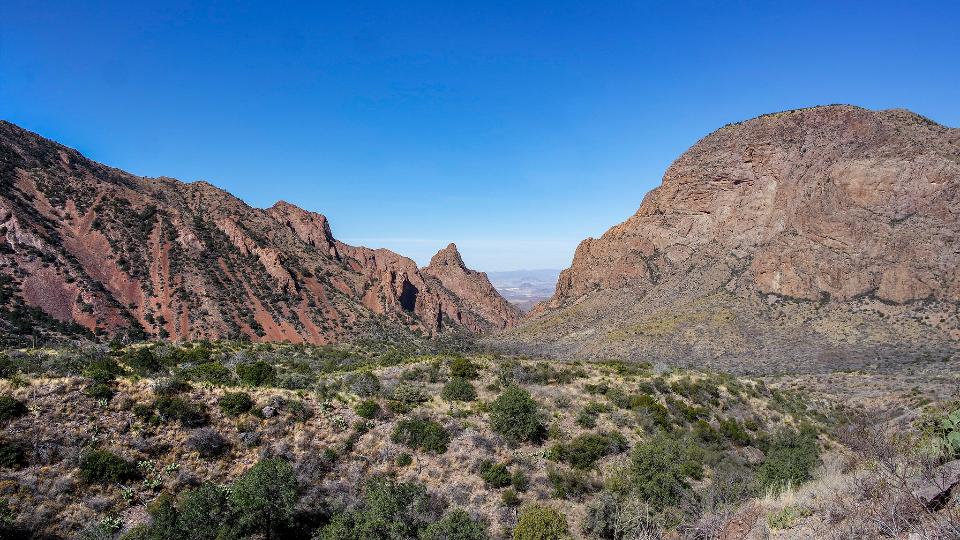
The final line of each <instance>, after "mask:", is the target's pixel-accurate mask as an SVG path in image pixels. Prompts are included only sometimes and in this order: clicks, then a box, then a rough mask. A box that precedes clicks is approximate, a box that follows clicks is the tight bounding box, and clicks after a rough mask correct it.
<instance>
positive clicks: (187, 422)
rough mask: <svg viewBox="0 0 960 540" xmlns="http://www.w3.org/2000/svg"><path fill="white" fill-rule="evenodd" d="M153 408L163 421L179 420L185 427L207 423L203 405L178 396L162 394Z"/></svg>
mask: <svg viewBox="0 0 960 540" xmlns="http://www.w3.org/2000/svg"><path fill="white" fill-rule="evenodd" d="M153 410H154V412H155V413H156V415H157V417H158V419H159V420H160V421H161V422H171V421H177V422H180V424H181V425H183V426H185V427H200V426H202V425H204V424H206V423H207V412H206V411H205V410H204V408H203V405H201V404H195V403H193V402H190V401H187V400H185V399H182V398H179V397H176V396H160V397H158V398H157V399H156V400H155V401H154V402H153Z"/></svg>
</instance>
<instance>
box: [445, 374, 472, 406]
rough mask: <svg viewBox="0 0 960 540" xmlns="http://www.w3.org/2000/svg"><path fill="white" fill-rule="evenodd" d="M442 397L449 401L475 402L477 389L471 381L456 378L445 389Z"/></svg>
mask: <svg viewBox="0 0 960 540" xmlns="http://www.w3.org/2000/svg"><path fill="white" fill-rule="evenodd" d="M440 397H442V398H443V399H445V400H447V401H473V400H475V399H477V389H476V388H474V387H473V384H472V383H471V382H470V381H468V380H466V379H463V378H460V377H456V378H453V379H450V382H448V383H447V384H446V385H445V386H444V387H443V390H441V391H440Z"/></svg>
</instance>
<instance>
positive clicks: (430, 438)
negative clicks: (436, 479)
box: [390, 418, 450, 454]
mask: <svg viewBox="0 0 960 540" xmlns="http://www.w3.org/2000/svg"><path fill="white" fill-rule="evenodd" d="M390 440H392V441H393V442H395V443H398V444H403V445H406V446H409V447H410V448H413V449H415V450H423V451H425V452H433V453H434V454H442V453H444V452H446V451H447V445H448V444H450V434H449V433H447V430H445V429H443V426H441V425H440V424H439V423H437V422H434V421H433V420H426V419H422V418H408V419H405V420H401V421H400V422H398V423H397V426H396V427H395V428H394V430H393V433H392V434H391V436H390Z"/></svg>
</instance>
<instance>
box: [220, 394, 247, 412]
mask: <svg viewBox="0 0 960 540" xmlns="http://www.w3.org/2000/svg"><path fill="white" fill-rule="evenodd" d="M217 404H218V405H220V409H221V410H222V411H223V412H224V414H226V415H228V416H240V415H241V414H243V413H245V412H247V411H249V410H250V409H251V408H253V399H251V398H250V394H248V393H246V392H227V393H226V394H224V395H223V397H221V398H220V399H219V400H217Z"/></svg>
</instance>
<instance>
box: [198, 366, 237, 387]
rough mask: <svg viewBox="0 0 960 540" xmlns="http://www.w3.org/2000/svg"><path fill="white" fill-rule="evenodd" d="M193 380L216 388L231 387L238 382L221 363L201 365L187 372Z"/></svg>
mask: <svg viewBox="0 0 960 540" xmlns="http://www.w3.org/2000/svg"><path fill="white" fill-rule="evenodd" d="M187 373H188V374H189V376H190V378H191V379H193V380H195V381H201V382H205V383H210V384H212V385H216V386H230V385H232V384H234V383H235V382H236V380H235V379H234V377H233V372H232V371H230V368H228V367H227V366H225V365H223V364H221V363H220V362H210V363H207V364H200V365H199V366H194V367H192V368H190V370H189V371H188V372H187Z"/></svg>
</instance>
